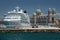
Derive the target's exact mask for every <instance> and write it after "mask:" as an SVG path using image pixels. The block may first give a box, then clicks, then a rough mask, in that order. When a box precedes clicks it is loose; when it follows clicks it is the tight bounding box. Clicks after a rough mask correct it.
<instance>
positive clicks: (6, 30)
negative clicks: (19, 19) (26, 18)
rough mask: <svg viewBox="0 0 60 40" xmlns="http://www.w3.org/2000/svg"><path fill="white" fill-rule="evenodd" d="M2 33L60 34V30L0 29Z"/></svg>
mask: <svg viewBox="0 0 60 40" xmlns="http://www.w3.org/2000/svg"><path fill="white" fill-rule="evenodd" d="M0 32H60V28H56V29H47V28H46V29H40V28H24V29H0Z"/></svg>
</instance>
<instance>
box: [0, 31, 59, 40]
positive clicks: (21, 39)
mask: <svg viewBox="0 0 60 40" xmlns="http://www.w3.org/2000/svg"><path fill="white" fill-rule="evenodd" d="M0 40H60V33H56V32H55V33H52V32H37V33H32V32H9V33H8V32H5V33H4V32H0Z"/></svg>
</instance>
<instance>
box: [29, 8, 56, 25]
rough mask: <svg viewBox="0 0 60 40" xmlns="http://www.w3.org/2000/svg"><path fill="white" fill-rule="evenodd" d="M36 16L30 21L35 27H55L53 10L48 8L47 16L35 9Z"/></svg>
mask: <svg viewBox="0 0 60 40" xmlns="http://www.w3.org/2000/svg"><path fill="white" fill-rule="evenodd" d="M35 13H36V14H35V15H33V16H32V17H31V18H30V19H31V20H30V21H31V23H32V24H37V25H51V26H53V25H56V10H55V8H52V9H51V8H49V9H48V14H43V13H42V12H41V10H40V9H37V10H36V12H35ZM34 18H35V19H34Z"/></svg>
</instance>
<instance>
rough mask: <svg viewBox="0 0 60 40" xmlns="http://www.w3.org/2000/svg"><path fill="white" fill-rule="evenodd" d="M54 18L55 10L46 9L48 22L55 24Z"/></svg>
mask: <svg viewBox="0 0 60 40" xmlns="http://www.w3.org/2000/svg"><path fill="white" fill-rule="evenodd" d="M55 18H56V10H55V8H52V9H51V8H49V9H48V23H50V24H51V25H55Z"/></svg>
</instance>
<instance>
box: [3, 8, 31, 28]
mask: <svg viewBox="0 0 60 40" xmlns="http://www.w3.org/2000/svg"><path fill="white" fill-rule="evenodd" d="M3 21H4V25H6V26H7V28H31V26H30V19H29V16H28V13H26V11H24V10H22V9H20V8H19V7H16V8H15V9H14V10H13V11H10V12H8V14H6V15H5V17H4V19H3Z"/></svg>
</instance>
